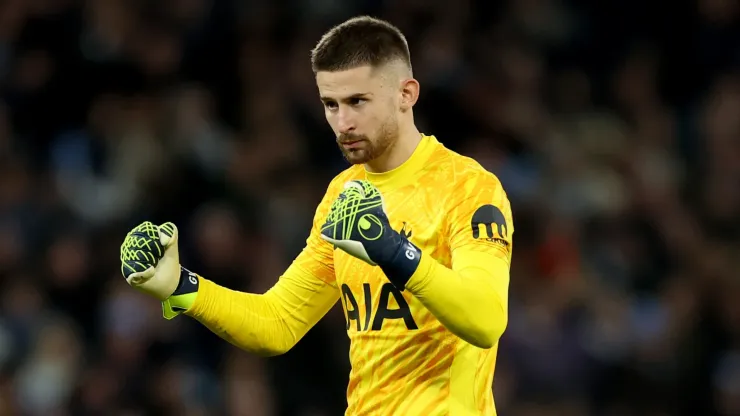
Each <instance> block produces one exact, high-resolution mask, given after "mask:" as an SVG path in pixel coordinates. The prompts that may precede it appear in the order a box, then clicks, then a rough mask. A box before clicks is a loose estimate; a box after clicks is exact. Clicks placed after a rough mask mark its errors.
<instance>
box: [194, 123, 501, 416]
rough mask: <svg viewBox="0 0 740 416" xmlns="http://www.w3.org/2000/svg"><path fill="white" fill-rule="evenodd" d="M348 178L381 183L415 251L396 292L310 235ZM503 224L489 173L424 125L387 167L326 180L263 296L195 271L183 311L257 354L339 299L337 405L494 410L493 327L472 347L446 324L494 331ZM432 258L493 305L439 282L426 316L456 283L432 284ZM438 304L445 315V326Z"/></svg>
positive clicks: (286, 342)
mask: <svg viewBox="0 0 740 416" xmlns="http://www.w3.org/2000/svg"><path fill="white" fill-rule="evenodd" d="M353 179H366V180H369V181H371V182H372V183H373V184H374V185H375V186H376V187H377V188H378V189H379V190H380V191H381V192H382V194H383V199H384V202H385V210H386V214H387V215H388V218H389V220H390V222H391V226H392V227H393V228H394V229H396V230H397V231H399V232H401V233H403V234H405V235H406V236H407V238H409V239H410V240H411V241H412V242H413V243H414V244H416V245H417V246H418V247H419V248H420V249H421V251H422V253H423V255H422V263H420V266H419V269H423V270H420V271H417V273H415V274H414V276H412V278H411V280H409V283H408V284H407V290H404V291H403V292H401V291H399V290H398V289H396V288H395V287H394V286H393V285H392V284H391V283H390V282H389V281H388V279H387V278H386V277H385V275H384V274H383V272H382V271H381V269H380V268H379V267H374V266H370V265H368V264H367V263H364V262H363V261H361V260H358V259H356V258H354V257H352V256H350V255H349V254H347V253H345V252H343V251H341V250H338V249H337V250H334V249H333V247H332V246H331V244H329V243H327V242H325V241H323V240H322V239H321V238H320V227H321V226H322V224H323V223H324V221H325V219H326V216H327V214H328V211H329V207H330V205H331V203H332V201H334V200H335V199H336V197H337V196H338V195H339V193H340V192H341V191H342V189H343V185H344V183H346V182H347V181H350V180H353ZM513 232H514V229H513V221H512V215H511V208H510V205H509V201H508V199H507V197H506V194H505V192H504V190H503V189H502V186H501V184H500V182H499V181H498V179H497V178H496V177H495V176H494V175H493V174H491V173H489V172H487V171H486V170H485V169H483V168H482V167H481V166H480V165H479V164H478V163H477V162H475V161H474V160H472V159H470V158H467V157H464V156H461V155H459V154H457V153H455V152H452V151H451V150H449V149H447V148H446V147H445V146H444V145H442V144H441V143H440V142H439V141H438V140H437V139H436V138H435V137H434V136H424V137H423V138H422V141H421V143H420V144H419V146H418V147H417V149H416V150H415V152H414V153H413V155H412V156H411V158H410V159H409V160H407V161H406V162H405V163H404V164H402V165H401V166H400V167H398V168H397V169H394V170H392V171H390V172H386V173H381V174H376V173H370V172H366V171H365V169H364V167H363V166H361V165H356V166H353V167H351V168H349V169H347V170H346V171H344V172H342V173H341V174H340V175H338V176H337V177H336V178H335V179H334V180H333V181H332V183H331V184H330V185H329V188H328V190H327V192H326V195H325V197H324V199H323V201H322V202H321V204H320V205H319V207H318V209H317V211H316V216H315V219H314V225H313V228H312V230H311V233H310V236H309V238H308V241H307V244H306V248H305V249H304V250H303V252H302V253H301V254H300V255H299V256H298V257H297V258H296V260H295V261H294V262H293V264H292V265H291V266H290V268H289V269H288V270H287V271H286V272H285V274H284V275H283V276H282V277H281V279H280V280H279V281H278V283H277V284H276V286H275V287H273V288H272V289H271V290H270V291H268V292H267V293H266V294H265V295H266V296H262V295H251V294H244V293H242V292H233V291H228V289H224V288H221V287H219V286H217V285H215V284H213V283H212V282H209V281H205V279H204V282H203V283H201V288H200V291H199V294H198V298H197V299H196V302H195V305H194V306H193V308H192V310H191V311H188V313H189V314H190V315H191V316H194V317H196V319H199V320H200V321H201V322H203V323H204V324H206V325H207V326H209V328H211V329H212V330H214V332H217V333H218V334H220V335H221V336H222V337H224V338H225V339H227V340H229V341H231V342H232V343H234V344H235V345H238V346H240V347H243V348H245V349H248V350H251V351H256V352H264V353H265V354H267V355H269V354H277V353H282V352H285V351H286V350H287V349H289V348H290V347H291V346H292V345H293V344H294V343H295V342H297V341H298V340H299V339H300V338H301V337H302V336H303V335H304V334H305V332H306V331H307V330H308V329H309V328H310V327H311V326H313V325H314V324H315V323H316V322H317V321H318V320H319V319H320V318H321V317H322V316H323V315H324V314H325V313H326V312H327V311H328V310H329V309H330V308H331V306H332V305H333V304H335V303H336V301H337V300H339V301H340V302H341V304H342V307H343V309H344V313H345V318H346V331H347V335H348V336H349V338H350V340H351V344H350V352H349V356H350V362H351V366H352V370H351V373H350V375H349V383H348V388H347V405H348V406H347V411H346V415H348V416H349V415H351V416H360V415H378V416H396V415H398V416H417V415H418V416H442V415H449V416H467V415H495V414H496V411H495V406H494V399H493V394H492V384H493V376H494V370H495V366H496V354H497V347H498V342H497V339H496V340H495V341H494V342H493V344H492V345H490V346H489V347H488V348H480V347H477V346H474V345H473V344H471V343H469V342H467V341H465V340H464V339H463V338H462V337H460V336H458V335H456V333H457V334H463V333H465V332H466V331H467V328H468V327H471V328H472V327H474V326H476V325H478V326H485V325H488V327H491V326H492V325H493V326H495V327H496V328H499V329H498V331H499V332H498V333H499V334H500V333H501V332H503V328H504V327H505V326H506V317H507V313H506V309H507V303H508V301H507V290H508V283H509V279H508V267H509V264H510V261H511V255H512V235H513ZM497 265H498V266H497ZM497 268H498V269H497ZM432 269H434V270H438V271H437V272H435V273H447V274H448V275H449V276H446V277H449V279H447V280H449V281H451V282H453V281H457V282H458V283H461V284H462V285H463V286H461V287H464V285H465V281H466V279H469V280H470V282H471V283H470V285H473V284H478V285H479V286H477V287H480V288H482V289H481V290H480V291H489V292H490V293H491V294H492V296H491V297H489V298H486V299H494V300H495V301H496V304H497V306H496V307H495V308H494V309H492V308H491V307H490V305H482V304H480V303H484V302H482V301H480V300H476V299H477V298H473V297H472V294H471V295H467V294H465V292H463V291H460V292H459V296H458V295H457V293H444V294H443V295H446V296H447V298H443V296H442V294H441V295H440V296H439V299H456V301H455V302H452V301H450V300H439V301H437V303H436V304H435V305H438V306H439V307H438V310H439V311H440V312H438V313H437V314H436V315H437V316H435V314H434V313H433V312H432V311H430V309H429V308H427V306H425V305H424V303H423V302H422V300H423V299H424V297H427V298H429V299H432V298H434V296H436V294H435V291H436V292H445V291H451V290H456V289H454V288H453V286H444V285H442V286H439V285H438V286H435V281H439V282H443V281H446V280H445V279H442V278H439V279H437V278H436V277H435V275H434V273H432V272H430V270H432ZM493 270H499V272H497V273H493ZM417 275H426V277H418V276H417ZM472 276H477V278H478V280H477V281H475V280H474V279H473V277H472ZM424 279H426V280H425V281H424ZM422 281H424V283H422ZM476 282H477V283H476ZM414 285H417V287H416V288H415V287H414ZM421 286H424V290H422V289H421ZM415 291H416V292H418V293H415ZM475 291H476V292H478V291H479V290H477V289H476V290H475ZM201 292H202V293H201ZM265 297H266V298H267V299H264V298H265ZM468 298H470V301H468V300H467V299H468ZM492 302H493V301H492ZM429 304H434V302H433V299H432V300H431V301H430V303H429ZM448 304H449V305H448ZM242 310H247V311H248V312H241V311H242ZM491 310H494V311H498V312H497V313H490V312H489V311H491ZM441 311H444V312H441ZM248 315H251V317H250V316H248ZM255 315H256V316H258V317H257V318H254V316H255ZM245 316H246V317H245ZM441 316H442V317H444V316H446V317H448V318H449V319H448V320H449V322H456V323H455V324H454V325H453V324H452V323H451V324H449V325H447V326H445V325H443V324H442V323H441V319H440V318H439V317H441ZM455 318H457V321H456V320H455ZM445 319H447V318H445ZM471 331H472V330H471Z"/></svg>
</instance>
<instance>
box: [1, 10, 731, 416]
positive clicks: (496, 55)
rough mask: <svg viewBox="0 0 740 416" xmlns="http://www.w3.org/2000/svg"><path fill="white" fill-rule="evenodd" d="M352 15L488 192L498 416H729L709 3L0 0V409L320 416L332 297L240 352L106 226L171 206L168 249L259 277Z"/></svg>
mask: <svg viewBox="0 0 740 416" xmlns="http://www.w3.org/2000/svg"><path fill="white" fill-rule="evenodd" d="M360 13H363V14H365V13H367V14H373V15H375V16H378V17H383V18H387V19H389V20H390V21H392V22H393V23H394V24H396V25H398V26H399V27H400V28H401V29H402V30H403V31H404V32H405V33H406V35H407V37H408V40H409V43H410V46H411V50H412V60H413V63H414V70H415V75H416V77H417V78H418V79H419V80H420V82H421V85H422V94H421V100H420V103H419V104H418V106H417V108H416V111H415V115H416V117H417V120H418V124H419V126H420V129H421V130H422V131H423V132H425V133H427V134H434V135H436V136H437V137H438V138H439V139H440V141H442V142H443V143H445V144H446V145H447V146H448V147H450V148H452V149H454V150H457V151H459V152H461V153H464V154H466V155H469V156H472V157H475V158H476V159H477V160H478V161H479V162H480V163H481V164H483V165H484V166H485V167H486V168H488V169H489V170H490V171H492V172H494V173H495V174H497V175H498V176H499V178H500V179H501V180H502V182H503V184H504V186H505V188H506V190H507V192H508V195H509V197H510V200H511V203H512V206H513V211H514V219H515V224H516V229H517V231H516V234H515V237H514V239H515V251H514V261H513V265H512V276H511V291H510V293H511V301H510V303H511V305H510V323H509V327H508V330H507V332H506V334H505V335H504V337H503V339H502V341H501V347H500V352H499V361H498V368H497V373H496V378H495V383H494V391H495V392H496V401H497V406H498V410H499V414H501V415H506V416H509V415H513V416H529V415H536V416H548V415H563V416H587V415H588V416H590V415H599V416H601V415H603V416H611V415H614V416H618V415H619V416H621V415H650V416H659V415H660V416H663V415H666V416H667V415H707V416H709V415H722V416H729V415H740V2H738V1H736V0H677V1H667V0H649V1H646V0H639V1H638V0H600V1H586V0H516V1H513V0H512V1H503V2H493V1H484V0H478V1H476V0H456V1H448V0H424V1H422V0H386V1H381V0H376V1H371V0H354V1H348V0H322V1H319V0H243V1H240V0H219V1H216V0H88V1H84V0H3V1H0V92H1V95H0V415H29V416H36V415H49V416H53V415H60V416H61V415H80V416H85V415H110V416H124V415H126V416H134V415H143V414H146V415H174V414H178V415H186V416H195V415H248V416H251V415H254V416H263V415H264V416H271V415H279V416H283V415H285V416H288V415H291V416H292V415H301V416H309V415H311V416H321V415H339V414H342V412H343V409H344V407H345V403H346V401H345V388H346V382H347V376H348V371H349V362H348V350H347V348H348V345H347V339H346V335H345V332H344V323H343V320H344V317H343V313H342V311H341V309H340V308H339V306H337V307H336V308H335V309H334V310H332V311H331V312H330V313H329V315H327V317H326V318H325V319H324V320H323V321H321V322H320V323H319V324H318V325H317V326H316V327H315V328H314V329H313V330H311V331H310V332H309V334H308V335H307V336H306V338H304V339H303V340H302V341H301V342H300V343H299V344H298V345H297V346H296V347H295V348H294V349H293V350H291V351H290V352H289V353H288V354H286V355H284V356H281V357H276V358H270V359H261V358H256V357H254V356H251V355H249V354H247V353H244V352H241V351H239V350H237V349H236V348H235V347H232V346H231V345H229V344H227V343H226V342H224V341H221V340H220V339H219V338H217V337H216V336H215V335H213V334H211V333H210V332H208V331H207V330H206V329H204V328H202V327H200V326H199V325H198V324H197V323H195V322H193V321H191V320H189V319H187V318H183V317H181V318H178V319H175V320H172V321H166V320H164V319H163V318H162V317H161V309H160V305H159V304H158V303H157V302H156V301H154V300H152V299H149V298H144V297H143V296H142V295H140V294H139V293H138V292H136V291H134V290H132V289H130V288H129V287H128V286H127V285H126V283H125V281H124V280H123V278H122V277H121V275H120V270H119V263H118V247H119V245H120V243H121V241H122V239H123V237H124V235H125V233H126V232H127V230H128V229H130V228H131V227H133V226H134V225H136V224H138V223H139V222H140V221H142V220H144V219H148V220H152V221H157V222H165V221H174V222H175V223H176V224H178V226H179V227H180V230H181V236H182V237H181V250H182V254H181V258H182V261H183V263H184V264H186V265H187V266H188V267H189V268H190V269H191V270H195V271H197V272H199V273H200V274H202V275H204V276H206V277H208V278H210V279H212V280H214V281H216V282H218V283H220V284H222V285H225V286H228V287H230V288H233V289H238V290H248V291H253V292H258V293H259V292H262V291H264V290H266V289H267V288H269V287H270V286H271V285H272V284H273V283H274V282H275V281H276V279H277V278H278V277H279V276H280V274H281V273H282V271H283V270H284V269H285V268H286V267H287V265H288V264H289V262H290V261H291V260H292V259H293V257H294V256H295V255H296V254H297V253H298V251H299V250H300V249H301V248H302V246H303V244H304V241H305V238H306V236H307V234H308V229H309V227H310V224H311V219H312V215H313V211H314V208H315V206H316V204H317V203H318V201H319V200H320V198H321V197H322V195H323V192H324V189H325V187H326V185H327V184H328V181H329V180H330V179H331V178H332V177H333V175H335V174H336V173H338V172H339V171H340V170H341V169H343V168H344V167H345V163H344V161H343V160H342V158H341V154H340V152H339V151H338V150H337V149H336V145H335V143H334V138H333V134H332V132H331V130H330V129H329V127H328V125H327V124H326V122H325V120H324V118H323V110H322V107H321V105H320V102H319V100H318V97H317V93H316V87H315V84H314V80H313V74H312V73H311V69H310V63H309V51H310V49H311V48H312V47H313V45H314V44H315V42H316V41H317V40H318V38H319V37H320V35H321V34H322V33H323V32H324V31H325V30H326V29H328V28H329V27H331V26H332V25H334V24H336V23H339V22H341V21H342V20H343V19H345V18H347V17H350V16H353V15H355V14H360Z"/></svg>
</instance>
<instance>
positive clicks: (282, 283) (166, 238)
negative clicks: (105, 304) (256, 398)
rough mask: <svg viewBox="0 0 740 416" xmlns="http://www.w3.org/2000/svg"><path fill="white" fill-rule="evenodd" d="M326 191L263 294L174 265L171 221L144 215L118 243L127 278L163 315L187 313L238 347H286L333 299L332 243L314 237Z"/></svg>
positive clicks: (278, 350) (269, 351) (267, 350)
mask: <svg viewBox="0 0 740 416" xmlns="http://www.w3.org/2000/svg"><path fill="white" fill-rule="evenodd" d="M330 204H331V198H329V197H325V198H324V201H322V203H321V204H320V205H319V207H318V208H317V210H316V214H315V219H314V226H313V227H312V229H311V233H310V235H309V237H308V239H307V241H306V246H305V248H304V249H303V250H302V251H301V253H300V254H299V255H298V257H297V258H296V259H295V260H294V261H293V263H292V264H291V265H290V267H288V269H287V270H286V271H285V273H284V274H283V275H282V276H281V277H280V278H279V279H278V281H277V283H276V284H275V285H274V286H273V287H272V288H271V289H270V290H268V291H267V292H266V293H264V294H254V293H246V292H239V291H235V290H231V289H227V288H225V287H222V286H219V285H218V284H216V283H214V282H213V281H210V280H208V279H205V278H203V277H202V276H199V275H198V274H197V273H193V272H191V271H189V270H187V269H185V268H183V267H181V266H180V261H179V255H178V249H177V239H178V237H177V236H178V232H177V227H175V226H174V224H171V223H167V224H163V225H161V226H155V225H153V224H151V223H149V222H146V223H143V224H141V225H139V226H138V227H136V228H135V229H134V230H132V231H131V232H130V233H129V234H128V235H127V237H126V240H125V241H124V243H123V245H122V246H121V263H122V264H121V268H122V272H123V275H124V277H126V280H127V281H128V283H129V284H130V285H131V286H133V287H135V288H137V289H139V290H141V291H142V292H145V293H147V294H150V295H153V296H155V297H157V298H158V299H160V300H161V301H162V307H163V312H164V316H165V317H166V318H167V319H172V318H174V317H176V316H178V315H180V314H183V313H184V314H186V315H188V316H191V317H193V318H195V319H196V320H198V321H199V322H201V323H202V324H203V325H205V326H206V327H208V328H209V329H210V330H211V331H213V332H214V333H216V334H217V335H219V336H220V337H222V338H223V339H225V340H227V341H229V342H230V343H232V344H234V345H236V346H237V347H239V348H242V349H244V350H247V351H250V352H253V353H255V354H260V355H266V356H268V355H278V354H282V353H284V352H286V351H288V350H289V349H290V348H291V347H293V346H294V345H295V344H296V343H297V342H298V341H299V340H300V339H301V338H302V337H303V336H304V335H305V334H306V333H307V332H308V330H309V329H311V328H312V327H313V326H314V325H315V324H316V323H317V322H318V321H319V319H321V318H322V317H323V316H324V315H325V314H326V313H327V312H328V311H329V310H330V309H331V307H332V306H333V305H334V304H335V303H336V302H337V300H338V299H339V290H338V289H337V287H336V283H335V281H336V279H335V275H334V260H333V249H332V247H331V245H330V244H329V243H327V242H325V241H324V240H322V239H321V238H320V237H319V234H320V229H319V225H317V224H320V223H321V222H320V221H323V218H324V217H325V216H326V213H327V212H328V210H329V205H330Z"/></svg>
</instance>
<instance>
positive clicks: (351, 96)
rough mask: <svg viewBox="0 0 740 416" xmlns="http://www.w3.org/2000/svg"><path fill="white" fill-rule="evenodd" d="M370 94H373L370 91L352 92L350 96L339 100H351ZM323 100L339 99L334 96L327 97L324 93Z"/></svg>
mask: <svg viewBox="0 0 740 416" xmlns="http://www.w3.org/2000/svg"><path fill="white" fill-rule="evenodd" d="M368 95H372V93H369V92H359V93H357V94H352V95H350V96H347V97H344V98H342V99H341V100H339V101H347V100H351V99H353V98H362V97H366V96H368ZM321 101H323V102H327V101H337V99H336V98H332V97H325V96H323V95H322V96H321Z"/></svg>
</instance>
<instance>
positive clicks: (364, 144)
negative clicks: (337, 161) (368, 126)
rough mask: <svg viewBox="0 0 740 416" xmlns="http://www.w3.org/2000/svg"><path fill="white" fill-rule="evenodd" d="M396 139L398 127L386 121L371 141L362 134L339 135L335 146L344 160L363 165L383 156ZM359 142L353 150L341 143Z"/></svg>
mask: <svg viewBox="0 0 740 416" xmlns="http://www.w3.org/2000/svg"><path fill="white" fill-rule="evenodd" d="M397 137H398V125H397V124H395V123H393V122H391V121H388V122H386V123H385V124H383V126H381V128H380V129H379V131H378V135H377V137H376V138H375V139H374V140H373V139H370V138H369V137H368V136H366V135H364V134H352V133H350V134H341V135H339V137H338V138H337V145H338V146H339V150H340V151H341V152H342V156H344V159H345V160H346V161H347V162H348V163H350V164H352V165H359V164H365V163H368V162H370V161H372V160H375V159H377V158H378V157H380V156H381V155H383V154H384V153H385V152H386V151H387V150H388V149H389V148H390V147H391V146H392V145H393V143H394V142H395V140H396V138H397ZM353 141H360V142H361V143H360V144H359V145H358V146H356V147H355V148H353V149H347V148H345V147H344V146H342V143H348V142H353Z"/></svg>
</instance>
